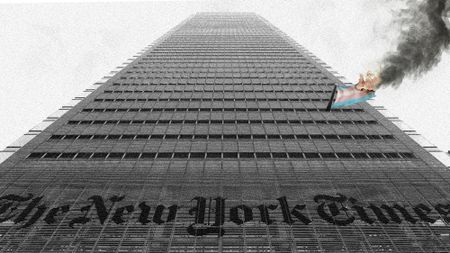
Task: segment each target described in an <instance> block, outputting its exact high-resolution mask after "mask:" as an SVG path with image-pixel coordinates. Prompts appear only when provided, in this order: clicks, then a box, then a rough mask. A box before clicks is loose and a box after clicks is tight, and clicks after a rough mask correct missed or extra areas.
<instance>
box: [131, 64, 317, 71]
mask: <svg viewBox="0 0 450 253" xmlns="http://www.w3.org/2000/svg"><path fill="white" fill-rule="evenodd" d="M303 65H304V63H302V64H300V65H299V64H287V63H286V64H279V63H275V62H273V63H266V64H261V63H244V62H238V63H228V62H224V63H204V62H195V63H188V64H187V63H179V64H176V63H161V64H151V65H150V64H147V65H146V67H145V68H148V67H150V68H151V69H166V68H185V69H197V68H207V69H212V68H220V69H229V68H237V69H241V68H257V69H277V68H281V69H302V70H303V69H317V67H315V66H313V65H308V66H303ZM131 68H132V69H140V67H138V66H132V67H131Z"/></svg>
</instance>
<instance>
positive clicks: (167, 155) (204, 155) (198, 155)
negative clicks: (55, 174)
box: [27, 152, 415, 160]
mask: <svg viewBox="0 0 450 253" xmlns="http://www.w3.org/2000/svg"><path fill="white" fill-rule="evenodd" d="M27 158H28V159H62V160H72V159H99V160H104V159H107V160H121V159H158V158H159V159H161V158H162V159H172V158H181V159H189V158H190V159H208V158H216V159H222V158H224V159H226V158H234V159H236V158H241V159H254V158H262V159H271V158H274V159H277V158H291V159H412V158H415V156H414V154H412V153H408V152H403V153H395V152H389V153H363V152H357V153H344V152H339V153H333V152H321V153H313V152H306V153H302V152H287V153H286V152H159V153H150V152H148V153H147V152H143V153H137V152H128V153H125V152H113V153H106V152H101V153H97V152H96V153H90V152H79V153H60V152H47V153H44V152H35V153H31V154H30V155H29V156H28V157H27Z"/></svg>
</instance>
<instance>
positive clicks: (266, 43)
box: [0, 13, 450, 252]
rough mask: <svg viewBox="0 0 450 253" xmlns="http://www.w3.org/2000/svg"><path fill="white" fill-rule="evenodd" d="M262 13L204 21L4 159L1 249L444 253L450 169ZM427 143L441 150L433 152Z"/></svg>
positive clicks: (184, 26) (90, 92)
mask: <svg viewBox="0 0 450 253" xmlns="http://www.w3.org/2000/svg"><path fill="white" fill-rule="evenodd" d="M339 83H341V81H340V79H339V78H338V77H336V76H335V75H334V74H333V72H331V71H329V69H328V68H327V67H325V66H324V64H323V63H321V62H320V61H319V60H318V59H317V58H315V57H314V56H312V55H311V54H310V53H308V52H307V51H306V50H305V49H304V48H302V47H301V46H299V45H297V44H296V43H295V42H293V41H292V40H291V39H289V38H288V37H287V36H286V35H284V34H283V33H282V32H281V31H279V30H278V29H277V28H275V27H274V26H272V25H271V24H270V23H269V22H267V21H266V20H265V19H263V18H262V17H259V16H257V15H254V14H249V13H228V14H226V13H201V14H197V15H194V16H192V17H190V18H188V19H187V20H186V21H184V22H183V23H181V24H180V25H178V26H177V27H175V28H174V29H172V30H171V31H169V33H168V34H166V35H165V36H163V37H162V38H161V39H159V40H158V41H156V42H155V43H154V44H153V45H152V46H149V47H148V48H146V49H145V50H144V51H142V52H141V53H140V54H139V55H137V56H136V57H135V58H133V59H132V60H131V61H130V62H129V64H127V65H126V66H123V68H121V69H120V71H118V72H117V73H114V75H113V76H111V77H109V78H108V80H106V81H105V82H102V83H96V84H95V85H94V86H93V87H92V88H90V89H87V90H86V91H85V93H86V94H85V95H82V96H79V97H76V98H75V100H74V103H73V104H71V105H68V106H63V107H62V108H61V110H59V111H58V112H57V113H56V114H54V115H52V116H50V117H49V118H48V119H47V120H46V121H44V122H43V123H42V124H41V125H39V126H37V127H36V128H35V129H32V130H30V132H29V133H27V134H26V135H25V136H24V137H22V138H21V139H20V140H19V141H18V142H17V143H16V144H13V145H11V146H9V147H8V148H7V150H5V151H4V152H3V153H2V155H5V154H6V153H8V152H9V154H12V155H10V156H9V158H7V159H6V160H5V161H3V163H2V164H1V165H0V172H1V173H0V180H1V185H0V189H1V193H0V222H1V223H0V252H448V251H450V236H449V233H450V232H449V231H450V230H449V229H450V227H449V225H448V222H449V221H450V198H449V197H450V172H449V171H448V168H447V167H446V166H445V165H443V164H442V163H441V162H439V161H438V160H436V158H435V157H434V156H432V155H431V154H430V153H429V152H428V151H429V150H427V149H426V148H427V147H425V148H424V147H423V146H421V145H419V144H418V143H417V142H416V141H414V140H413V139H412V138H411V132H408V130H402V129H400V128H399V127H397V126H396V125H395V124H394V123H393V122H392V118H389V117H385V116H384V115H383V114H381V113H380V108H378V107H373V106H371V105H369V104H367V103H362V104H359V105H355V106H352V107H348V108H342V109H335V110H332V111H326V110H325V108H326V105H327V103H328V100H329V98H330V96H331V91H332V90H333V87H334V85H336V84H339ZM429 148H432V147H428V149H429Z"/></svg>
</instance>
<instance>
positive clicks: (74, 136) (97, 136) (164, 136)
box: [50, 134, 394, 140]
mask: <svg viewBox="0 0 450 253" xmlns="http://www.w3.org/2000/svg"><path fill="white" fill-rule="evenodd" d="M75 139H78V140H91V139H92V140H104V139H108V140H119V139H120V140H134V139H136V140H148V139H164V140H169V139H184V140H191V139H203V140H236V139H238V140H251V139H253V140H265V139H269V140H279V139H283V140H292V139H298V140H310V139H313V140H323V139H327V140H333V139H334V140H338V139H341V140H352V139H354V140H368V139H370V140H382V139H384V140H392V139H394V136H393V135H378V134H374V135H363V134H352V135H349V134H152V135H150V134H136V135H135V134H123V135H122V134H108V135H104V134H94V135H92V134H80V135H77V134H66V135H60V134H55V135H52V136H50V140H75Z"/></svg>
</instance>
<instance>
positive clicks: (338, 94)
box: [327, 72, 381, 110]
mask: <svg viewBox="0 0 450 253" xmlns="http://www.w3.org/2000/svg"><path fill="white" fill-rule="evenodd" d="M380 82H381V80H380V77H379V76H378V75H374V74H372V73H371V72H367V74H366V76H365V77H364V76H363V75H360V77H359V81H358V83H357V84H356V85H346V84H341V85H337V86H335V87H334V90H333V92H332V95H331V99H330V102H329V103H328V106H327V110H331V109H334V108H338V107H343V106H349V105H353V104H357V103H361V102H364V101H366V100H368V99H370V98H373V97H375V90H376V88H377V86H378V84H380Z"/></svg>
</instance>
